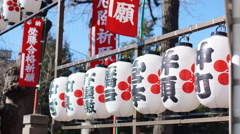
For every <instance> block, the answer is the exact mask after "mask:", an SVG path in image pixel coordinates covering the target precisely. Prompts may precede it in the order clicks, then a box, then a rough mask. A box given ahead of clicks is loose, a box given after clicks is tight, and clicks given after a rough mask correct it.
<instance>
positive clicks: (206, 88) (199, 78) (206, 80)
mask: <svg viewBox="0 0 240 134" xmlns="http://www.w3.org/2000/svg"><path fill="white" fill-rule="evenodd" d="M195 77H196V78H195V79H196V84H195V85H196V91H197V94H198V96H199V97H200V98H201V99H205V98H208V97H209V96H210V95H211V87H210V85H209V79H213V76H212V74H210V73H207V74H201V75H200V74H199V73H196V75H195ZM200 81H202V84H203V89H204V92H203V93H201V87H200Z"/></svg>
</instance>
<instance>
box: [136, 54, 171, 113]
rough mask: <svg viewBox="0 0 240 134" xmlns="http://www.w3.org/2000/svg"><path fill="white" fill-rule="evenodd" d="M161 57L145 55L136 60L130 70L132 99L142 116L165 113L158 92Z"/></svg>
mask: <svg viewBox="0 0 240 134" xmlns="http://www.w3.org/2000/svg"><path fill="white" fill-rule="evenodd" d="M161 60H162V57H161V56H158V55H155V54H145V55H143V56H140V57H138V58H136V59H135V60H134V62H133V68H132V97H133V104H134V107H135V109H136V110H137V111H138V112H140V113H142V114H158V113H161V112H163V111H165V109H166V108H165V107H164V106H163V104H162V101H161V92H160V85H159V84H160V80H159V77H160V65H161Z"/></svg>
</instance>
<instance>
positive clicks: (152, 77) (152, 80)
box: [147, 74, 159, 84]
mask: <svg viewBox="0 0 240 134" xmlns="http://www.w3.org/2000/svg"><path fill="white" fill-rule="evenodd" d="M147 80H148V82H149V83H152V84H153V83H157V82H159V78H158V76H157V75H156V74H150V75H148V78H147Z"/></svg>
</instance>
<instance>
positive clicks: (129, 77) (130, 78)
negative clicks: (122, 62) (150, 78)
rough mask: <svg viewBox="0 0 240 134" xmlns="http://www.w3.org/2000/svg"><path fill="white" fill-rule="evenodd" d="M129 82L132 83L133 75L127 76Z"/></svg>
mask: <svg viewBox="0 0 240 134" xmlns="http://www.w3.org/2000/svg"><path fill="white" fill-rule="evenodd" d="M127 82H128V83H129V84H131V83H132V77H131V76H128V78H127Z"/></svg>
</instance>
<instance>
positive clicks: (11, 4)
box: [3, 0, 20, 23]
mask: <svg viewBox="0 0 240 134" xmlns="http://www.w3.org/2000/svg"><path fill="white" fill-rule="evenodd" d="M3 19H4V21H8V22H10V23H16V22H18V21H20V8H19V7H18V0H3Z"/></svg>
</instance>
